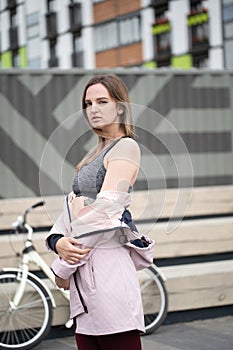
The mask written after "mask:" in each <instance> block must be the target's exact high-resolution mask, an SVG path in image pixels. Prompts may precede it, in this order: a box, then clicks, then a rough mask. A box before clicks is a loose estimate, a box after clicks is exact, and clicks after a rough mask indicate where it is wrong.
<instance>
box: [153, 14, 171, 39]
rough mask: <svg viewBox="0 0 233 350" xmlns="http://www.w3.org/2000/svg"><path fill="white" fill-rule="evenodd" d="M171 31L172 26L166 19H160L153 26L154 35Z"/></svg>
mask: <svg viewBox="0 0 233 350" xmlns="http://www.w3.org/2000/svg"><path fill="white" fill-rule="evenodd" d="M170 30H171V24H170V22H169V20H168V19H167V18H166V17H163V18H158V19H157V20H156V22H155V24H153V26H152V34H154V35H159V34H162V33H166V32H170Z"/></svg>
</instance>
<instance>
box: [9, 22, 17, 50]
mask: <svg viewBox="0 0 233 350" xmlns="http://www.w3.org/2000/svg"><path fill="white" fill-rule="evenodd" d="M9 39H10V49H11V50H13V51H14V50H17V49H18V47H19V44H18V28H17V27H11V28H10V29H9Z"/></svg>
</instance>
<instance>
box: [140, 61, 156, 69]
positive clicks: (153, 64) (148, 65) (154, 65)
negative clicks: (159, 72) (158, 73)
mask: <svg viewBox="0 0 233 350" xmlns="http://www.w3.org/2000/svg"><path fill="white" fill-rule="evenodd" d="M143 66H144V67H145V68H157V63H156V62H155V61H150V62H146V63H144V65H143Z"/></svg>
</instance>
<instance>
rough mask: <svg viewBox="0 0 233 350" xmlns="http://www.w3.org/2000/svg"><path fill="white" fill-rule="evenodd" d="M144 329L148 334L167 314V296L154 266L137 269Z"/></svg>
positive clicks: (158, 325)
mask: <svg viewBox="0 0 233 350" xmlns="http://www.w3.org/2000/svg"><path fill="white" fill-rule="evenodd" d="M138 278H139V282H140V288H141V296H142V304H143V312H144V320H145V329H146V333H143V334H149V333H152V332H153V331H155V330H156V329H158V328H159V327H160V326H161V324H162V323H163V321H164V320H165V318H166V316H167V309H168V296H167V291H166V287H165V285H164V281H163V279H162V277H161V276H160V274H159V272H158V271H157V270H156V269H155V267H153V265H152V266H150V267H148V268H145V269H143V270H141V271H138Z"/></svg>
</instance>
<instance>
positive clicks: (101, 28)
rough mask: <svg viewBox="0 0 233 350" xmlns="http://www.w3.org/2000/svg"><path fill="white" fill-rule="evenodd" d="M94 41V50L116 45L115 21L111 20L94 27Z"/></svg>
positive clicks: (106, 48) (110, 47)
mask: <svg viewBox="0 0 233 350" xmlns="http://www.w3.org/2000/svg"><path fill="white" fill-rule="evenodd" d="M94 41H95V51H96V52H98V51H103V50H108V49H112V48H114V47H116V46H117V45H118V38H117V22H116V21H113V22H109V23H106V24H101V25H98V26H97V27H95V28H94Z"/></svg>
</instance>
